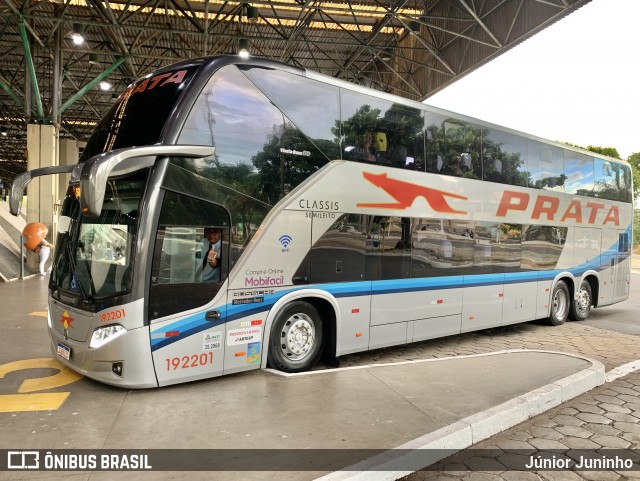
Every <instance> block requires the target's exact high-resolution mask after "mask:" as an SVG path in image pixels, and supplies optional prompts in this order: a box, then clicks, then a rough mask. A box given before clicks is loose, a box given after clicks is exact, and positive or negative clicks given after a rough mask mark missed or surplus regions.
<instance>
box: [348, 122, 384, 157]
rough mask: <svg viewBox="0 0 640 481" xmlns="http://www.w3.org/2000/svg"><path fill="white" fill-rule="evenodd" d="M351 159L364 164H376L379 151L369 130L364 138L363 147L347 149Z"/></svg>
mask: <svg viewBox="0 0 640 481" xmlns="http://www.w3.org/2000/svg"><path fill="white" fill-rule="evenodd" d="M345 151H346V152H347V154H349V157H350V158H351V159H353V160H358V161H361V162H362V161H364V162H376V161H377V160H378V151H377V150H376V149H375V147H374V146H373V134H372V133H371V131H370V130H367V131H366V132H365V134H364V136H363V138H362V147H353V146H351V147H347V148H346V149H345Z"/></svg>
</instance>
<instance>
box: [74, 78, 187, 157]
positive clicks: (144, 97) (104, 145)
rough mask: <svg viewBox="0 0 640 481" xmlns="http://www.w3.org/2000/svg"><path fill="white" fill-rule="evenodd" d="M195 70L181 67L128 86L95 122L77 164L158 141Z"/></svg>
mask: <svg viewBox="0 0 640 481" xmlns="http://www.w3.org/2000/svg"><path fill="white" fill-rule="evenodd" d="M196 69H197V66H192V67H184V68H181V69H179V70H174V71H172V72H167V73H163V74H158V75H154V76H153V77H150V78H145V79H142V80H139V81H138V82H136V83H135V84H133V85H132V86H130V87H129V88H128V89H127V90H126V91H125V92H124V93H123V94H122V95H120V97H119V98H118V101H117V102H116V104H115V105H114V106H113V107H111V109H110V110H109V112H108V113H107V114H106V115H105V116H104V117H103V118H102V120H101V121H100V123H98V126H97V127H96V129H95V130H94V132H93V134H92V135H91V138H90V139H89V141H88V142H87V146H86V147H85V149H84V151H83V153H82V156H81V158H80V161H81V162H82V161H84V160H87V159H89V158H91V157H93V156H94V155H97V154H100V153H102V152H108V151H111V150H115V149H121V148H124V147H131V146H134V145H149V144H153V143H155V142H157V141H158V140H159V139H160V134H161V133H162V128H163V127H164V124H165V123H166V122H167V119H168V118H169V115H170V114H171V112H172V110H173V107H174V106H175V104H176V102H177V101H178V98H179V97H180V95H181V94H182V92H184V90H185V87H186V85H187V84H188V83H189V81H190V80H191V78H192V77H193V73H194V72H195V70H196Z"/></svg>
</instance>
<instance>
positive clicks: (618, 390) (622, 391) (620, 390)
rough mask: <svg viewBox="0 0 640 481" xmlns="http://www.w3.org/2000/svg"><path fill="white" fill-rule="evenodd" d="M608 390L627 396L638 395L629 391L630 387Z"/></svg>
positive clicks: (631, 390) (613, 387) (616, 387)
mask: <svg viewBox="0 0 640 481" xmlns="http://www.w3.org/2000/svg"><path fill="white" fill-rule="evenodd" d="M610 389H611V390H612V391H615V392H617V393H619V394H628V395H630V396H637V395H638V394H640V392H638V391H635V390H633V389H631V388H630V387H624V386H615V385H614V386H610Z"/></svg>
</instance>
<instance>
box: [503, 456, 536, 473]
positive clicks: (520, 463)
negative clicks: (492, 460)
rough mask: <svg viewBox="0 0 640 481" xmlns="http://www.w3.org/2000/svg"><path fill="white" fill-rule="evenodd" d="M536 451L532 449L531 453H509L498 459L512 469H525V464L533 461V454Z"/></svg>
mask: <svg viewBox="0 0 640 481" xmlns="http://www.w3.org/2000/svg"><path fill="white" fill-rule="evenodd" d="M534 453H535V451H532V452H531V454H530V455H526V454H514V453H507V454H503V455H502V456H499V457H498V458H497V459H498V461H500V463H501V464H503V465H504V466H505V467H506V468H507V469H508V470H510V471H523V470H525V469H526V468H525V466H526V465H527V464H529V462H530V461H531V456H532V455H533V454H534Z"/></svg>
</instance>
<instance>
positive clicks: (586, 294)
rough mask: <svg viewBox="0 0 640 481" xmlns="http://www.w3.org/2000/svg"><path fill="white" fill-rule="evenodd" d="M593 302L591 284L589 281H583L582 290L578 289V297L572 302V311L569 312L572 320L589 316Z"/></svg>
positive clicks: (579, 319) (582, 319)
mask: <svg viewBox="0 0 640 481" xmlns="http://www.w3.org/2000/svg"><path fill="white" fill-rule="evenodd" d="M591 304H592V298H591V285H590V284H589V282H587V281H582V284H580V291H578V294H577V295H576V298H575V299H574V300H573V302H572V303H571V312H570V313H569V317H570V318H571V320H572V321H584V320H585V319H586V318H587V317H589V313H590V312H591Z"/></svg>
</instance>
